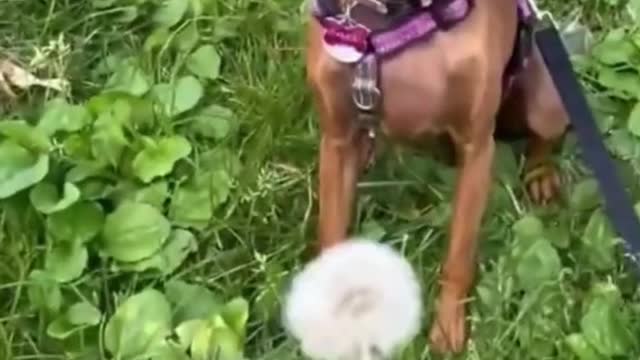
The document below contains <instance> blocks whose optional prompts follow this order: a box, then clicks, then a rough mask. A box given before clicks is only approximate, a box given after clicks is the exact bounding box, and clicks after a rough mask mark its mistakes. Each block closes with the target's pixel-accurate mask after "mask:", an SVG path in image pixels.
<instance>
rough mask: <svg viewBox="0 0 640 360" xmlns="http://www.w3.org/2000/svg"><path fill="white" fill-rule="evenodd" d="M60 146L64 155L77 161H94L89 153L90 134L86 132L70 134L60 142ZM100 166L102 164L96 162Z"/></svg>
mask: <svg viewBox="0 0 640 360" xmlns="http://www.w3.org/2000/svg"><path fill="white" fill-rule="evenodd" d="M62 148H63V150H64V153H65V155H66V156H67V157H68V158H69V159H70V160H74V161H77V162H82V161H84V162H88V161H91V162H93V163H95V159H94V158H93V155H92V153H91V135H90V134H87V133H75V134H71V135H69V136H67V137H66V139H64V141H63V142H62ZM96 165H100V166H102V164H96Z"/></svg>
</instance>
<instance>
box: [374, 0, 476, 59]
mask: <svg viewBox="0 0 640 360" xmlns="http://www.w3.org/2000/svg"><path fill="white" fill-rule="evenodd" d="M472 5H473V0H448V1H435V0H434V3H433V5H431V6H429V7H427V8H424V9H423V10H422V11H420V12H418V13H416V14H415V15H413V16H412V17H410V18H409V20H407V21H405V22H403V23H402V24H400V25H399V26H397V27H395V28H392V29H389V30H385V31H383V32H377V33H374V34H372V35H371V38H370V41H371V45H372V48H373V51H374V52H375V53H376V54H378V55H379V56H382V57H385V56H388V55H391V54H393V53H396V52H398V51H401V50H402V49H405V48H406V47H408V46H410V45H412V44H413V43H414V42H416V41H418V40H423V39H426V38H428V37H429V36H431V35H432V34H433V33H434V32H435V31H437V30H439V29H448V28H450V27H452V26H453V25H455V24H457V23H458V22H460V21H462V20H464V19H465V18H466V17H467V15H468V14H469V12H470V11H471V8H472Z"/></svg>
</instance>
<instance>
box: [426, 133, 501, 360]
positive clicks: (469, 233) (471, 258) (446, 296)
mask: <svg viewBox="0 0 640 360" xmlns="http://www.w3.org/2000/svg"><path fill="white" fill-rule="evenodd" d="M494 149H495V143H494V140H493V137H492V136H491V135H490V134H488V135H486V136H483V139H482V140H480V141H474V142H473V143H472V144H466V145H464V146H458V151H459V159H458V161H459V170H460V173H459V178H458V184H457V188H456V193H455V202H454V209H453V210H454V211H453V218H452V222H451V230H450V241H449V248H448V251H447V254H446V258H445V261H444V264H443V267H442V274H441V289H440V295H439V298H438V300H439V301H438V308H437V315H436V318H435V322H434V324H433V326H432V329H431V334H430V339H431V343H432V345H433V347H434V349H435V350H436V351H439V352H460V351H462V349H463V348H464V344H465V340H466V327H465V303H464V302H465V299H466V298H467V296H468V294H469V291H470V289H471V286H472V283H473V280H474V275H475V266H476V261H475V260H476V249H477V237H478V232H479V229H480V225H481V222H482V217H483V214H484V211H485V208H486V205H487V198H488V194H489V189H490V186H491V167H492V163H493V155H494Z"/></svg>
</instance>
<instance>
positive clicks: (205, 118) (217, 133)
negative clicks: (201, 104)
mask: <svg viewBox="0 0 640 360" xmlns="http://www.w3.org/2000/svg"><path fill="white" fill-rule="evenodd" d="M232 121H233V112H232V111H231V110H229V109H227V108H224V107H222V106H218V105H210V106H208V107H206V108H204V109H202V110H200V111H199V112H198V113H197V114H196V115H194V119H193V122H192V123H191V124H190V127H191V130H193V131H194V132H195V133H196V134H198V135H200V136H202V137H205V138H211V139H217V140H220V139H224V138H225V137H227V135H228V134H229V131H230V130H231V122H232Z"/></svg>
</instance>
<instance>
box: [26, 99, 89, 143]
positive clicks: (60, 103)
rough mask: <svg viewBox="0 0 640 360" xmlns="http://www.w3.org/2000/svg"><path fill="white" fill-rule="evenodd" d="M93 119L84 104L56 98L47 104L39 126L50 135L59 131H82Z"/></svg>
mask: <svg viewBox="0 0 640 360" xmlns="http://www.w3.org/2000/svg"><path fill="white" fill-rule="evenodd" d="M91 121H92V119H91V114H90V113H89V111H88V110H87V109H86V108H85V107H84V106H82V105H71V104H69V103H67V102H66V101H65V100H64V99H62V98H56V99H53V100H51V101H49V102H47V103H46V104H45V108H44V112H43V114H42V116H41V117H40V122H38V126H37V127H38V129H40V130H41V131H43V132H44V133H45V134H48V135H53V134H55V133H57V132H58V131H64V132H68V133H73V132H77V131H80V130H81V129H82V128H84V127H85V126H87V125H89V124H90V123H91Z"/></svg>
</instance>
